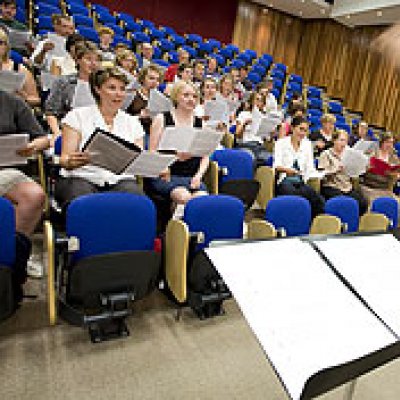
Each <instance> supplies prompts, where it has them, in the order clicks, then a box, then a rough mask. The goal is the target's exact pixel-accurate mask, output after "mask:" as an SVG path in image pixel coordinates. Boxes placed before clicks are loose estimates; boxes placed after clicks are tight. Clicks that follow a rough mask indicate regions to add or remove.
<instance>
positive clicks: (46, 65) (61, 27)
mask: <svg viewBox="0 0 400 400" xmlns="http://www.w3.org/2000/svg"><path fill="white" fill-rule="evenodd" d="M51 19H52V22H53V27H54V32H55V34H56V35H57V36H58V38H59V39H60V40H62V41H64V43H65V42H66V40H67V37H68V36H70V35H72V34H73V33H75V25H74V21H73V19H72V18H71V17H70V16H68V15H58V14H54V15H52V17H51ZM53 49H54V43H52V42H51V40H49V39H48V38H45V39H43V40H41V41H40V42H39V43H38V45H37V46H36V48H35V51H34V52H33V54H32V56H31V61H32V62H33V63H34V65H35V66H36V67H38V68H40V69H41V70H43V71H46V72H50V68H51V64H52V60H53V55H52V54H51V52H50V50H53Z"/></svg>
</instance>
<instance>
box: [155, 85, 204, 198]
mask: <svg viewBox="0 0 400 400" xmlns="http://www.w3.org/2000/svg"><path fill="white" fill-rule="evenodd" d="M171 100H172V102H173V105H174V109H173V110H172V111H171V112H166V113H164V114H159V115H157V117H155V118H154V121H153V124H152V126H151V130H150V150H151V151H155V150H157V148H158V145H159V143H160V140H161V137H162V135H163V132H164V129H165V128H166V127H168V126H176V127H195V128H201V127H202V120H201V118H198V117H195V116H194V109H195V107H196V103H197V101H198V94H197V89H196V87H195V86H194V85H193V84H192V83H187V82H178V83H176V84H175V86H174V88H173V90H172V93H171ZM177 157H178V161H176V162H175V163H174V164H172V165H171V167H170V170H169V172H167V171H166V173H165V174H164V175H163V177H160V178H158V179H152V180H151V181H150V182H149V183H150V190H152V191H154V192H155V193H158V194H160V195H162V196H164V197H166V198H169V199H171V200H172V201H173V203H175V204H176V205H183V204H185V203H187V202H188V201H189V200H190V199H192V198H193V197H196V196H202V195H205V194H207V189H206V187H205V185H204V183H203V182H202V179H203V176H204V174H205V172H206V170H207V168H208V164H209V157H208V156H205V157H193V156H192V155H191V154H187V153H177Z"/></svg>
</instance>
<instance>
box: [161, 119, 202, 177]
mask: <svg viewBox="0 0 400 400" xmlns="http://www.w3.org/2000/svg"><path fill="white" fill-rule="evenodd" d="M164 126H165V127H167V126H175V121H174V119H173V117H172V114H171V113H170V112H169V111H168V112H166V113H164ZM202 126H203V121H202V119H201V118H199V117H194V122H193V127H194V128H201V127H202ZM200 161H201V157H192V158H189V160H186V161H179V160H178V161H175V162H174V163H173V164H172V165H171V167H170V170H171V175H176V176H194V175H195V174H196V173H197V171H198V170H199V167H200Z"/></svg>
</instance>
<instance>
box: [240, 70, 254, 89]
mask: <svg viewBox="0 0 400 400" xmlns="http://www.w3.org/2000/svg"><path fill="white" fill-rule="evenodd" d="M239 74H240V82H241V84H242V85H243V87H244V88H245V89H246V90H248V91H250V90H253V83H252V82H251V81H250V80H249V79H248V78H247V75H248V74H249V68H248V67H247V66H244V67H240V68H239Z"/></svg>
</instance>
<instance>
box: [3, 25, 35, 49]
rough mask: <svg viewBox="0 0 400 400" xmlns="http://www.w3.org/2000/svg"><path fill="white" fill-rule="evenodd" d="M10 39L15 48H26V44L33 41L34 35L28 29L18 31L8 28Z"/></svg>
mask: <svg viewBox="0 0 400 400" xmlns="http://www.w3.org/2000/svg"><path fill="white" fill-rule="evenodd" d="M8 40H9V41H10V45H11V47H12V48H13V49H25V47H26V44H27V43H29V42H31V40H32V35H31V33H30V32H28V31H18V30H16V29H12V28H8Z"/></svg>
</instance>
